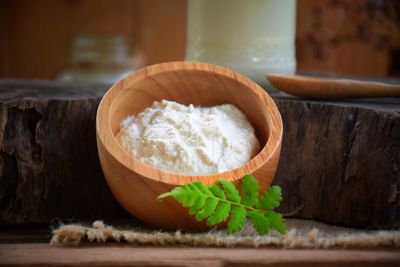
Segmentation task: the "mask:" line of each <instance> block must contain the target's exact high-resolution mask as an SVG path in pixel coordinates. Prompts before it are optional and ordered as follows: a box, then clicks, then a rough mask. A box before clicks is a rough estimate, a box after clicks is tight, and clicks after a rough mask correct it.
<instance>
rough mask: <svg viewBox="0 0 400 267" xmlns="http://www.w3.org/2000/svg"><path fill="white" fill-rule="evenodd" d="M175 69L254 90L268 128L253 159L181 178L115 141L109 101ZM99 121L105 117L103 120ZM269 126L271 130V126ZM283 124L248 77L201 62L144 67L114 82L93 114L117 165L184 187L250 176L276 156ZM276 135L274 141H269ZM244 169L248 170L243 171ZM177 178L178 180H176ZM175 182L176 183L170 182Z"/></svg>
mask: <svg viewBox="0 0 400 267" xmlns="http://www.w3.org/2000/svg"><path fill="white" fill-rule="evenodd" d="M178 70H186V71H188V70H189V71H190V70H196V71H208V72H212V73H215V74H217V75H222V76H224V77H226V78H229V79H234V80H235V81H237V82H239V83H241V84H242V85H243V86H244V87H245V88H247V89H248V90H251V91H253V92H254V93H255V94H256V95H257V96H258V97H259V98H260V100H261V101H262V102H264V104H265V107H264V109H265V110H264V112H266V113H267V118H268V129H269V137H268V140H267V142H266V144H265V145H264V146H263V148H262V149H261V151H260V152H259V153H258V154H257V155H256V156H255V157H253V158H252V159H251V160H250V161H248V162H246V163H245V164H244V165H242V166H240V167H238V168H235V169H233V170H230V171H225V172H222V173H215V174H209V175H182V174H177V173H171V172H165V171H162V170H159V169H156V168H154V167H152V166H149V165H146V164H144V163H142V162H141V161H139V160H138V159H136V158H135V157H134V156H132V155H131V154H129V153H128V152H127V151H126V150H125V149H124V148H123V147H122V146H121V145H120V144H119V143H118V141H117V139H116V138H115V136H114V134H113V132H112V129H111V126H110V108H111V106H112V101H113V100H114V99H115V98H116V97H117V95H118V94H119V93H120V92H121V91H122V90H124V89H125V88H127V87H129V85H131V84H132V83H135V82H138V81H140V80H141V79H145V78H147V77H149V76H152V75H156V74H160V73H163V72H171V71H178ZM272 117H275V125H272V124H273V120H272ZM102 118H107V119H106V120H104V119H102ZM271 126H272V127H271ZM282 134H283V125H282V118H281V115H280V113H279V111H278V108H277V106H276V105H275V103H274V101H273V100H272V98H271V97H270V96H269V95H268V94H267V93H266V92H265V90H263V89H262V88H261V87H260V86H259V85H258V84H256V83H255V82H253V81H251V80H250V79H248V78H247V77H245V76H243V75H241V74H239V73H237V72H234V71H232V70H230V69H227V68H224V67H221V66H217V65H213V64H208V63H201V62H188V61H176V62H165V63H160V64H155V65H151V66H147V67H145V68H143V69H140V70H138V71H136V72H134V73H131V74H129V75H128V76H126V77H125V78H123V79H122V80H120V81H118V82H117V83H115V84H114V85H113V86H112V87H111V88H110V89H109V90H108V91H107V92H106V93H105V95H104V96H103V98H102V99H101V101H100V104H99V106H98V109H97V115H96V135H97V138H98V141H99V142H101V143H102V144H103V146H104V148H105V149H106V150H107V151H108V152H109V154H110V155H111V156H112V157H113V158H114V159H115V160H117V161H118V162H119V163H120V164H122V165H123V166H125V167H126V168H128V169H129V170H131V171H133V172H135V173H137V174H139V175H141V176H142V177H145V178H148V179H151V180H155V181H158V182H163V183H166V184H172V185H183V184H187V183H190V182H193V181H201V182H203V183H205V184H211V183H213V182H215V181H216V180H218V179H221V178H222V179H226V180H228V181H231V182H233V181H236V180H239V179H241V178H242V177H243V176H244V175H245V174H247V173H252V172H254V171H256V170H257V169H258V168H260V167H262V166H263V165H264V164H265V163H266V162H267V161H269V160H270V159H271V157H272V156H273V155H274V154H275V153H279V150H280V145H281V144H280V143H281V140H282ZM272 136H275V137H276V138H271V137H272ZM246 170H247V171H246ZM177 178H178V179H177ZM171 181H175V182H171Z"/></svg>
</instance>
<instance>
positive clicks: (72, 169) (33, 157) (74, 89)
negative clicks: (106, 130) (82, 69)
mask: <svg viewBox="0 0 400 267" xmlns="http://www.w3.org/2000/svg"><path fill="white" fill-rule="evenodd" d="M105 88H106V86H104V85H102V86H94V85H90V86H89V85H86V86H85V85H65V84H62V83H57V82H46V81H35V82H32V81H2V82H1V83H0V140H1V141H0V174H1V178H0V224H15V223H51V222H57V221H58V220H60V219H61V220H67V221H70V220H78V221H79V220H85V219H97V218H108V219H111V218H117V217H119V216H123V215H124V214H125V212H124V211H123V210H122V209H121V208H120V206H119V205H118V204H117V203H116V201H115V200H114V198H113V196H112V195H111V193H110V191H109V189H108V187H107V185H106V183H105V180H104V177H103V174H102V172H101V168H100V165H99V161H98V156H97V149H96V139H95V116H96V110H97V106H98V104H99V101H100V98H101V96H102V95H103V94H104V92H105ZM125 216H126V215H125Z"/></svg>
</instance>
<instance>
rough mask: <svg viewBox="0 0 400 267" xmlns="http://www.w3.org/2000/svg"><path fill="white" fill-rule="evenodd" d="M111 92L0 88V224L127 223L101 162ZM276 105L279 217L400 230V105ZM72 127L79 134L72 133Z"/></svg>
mask: <svg viewBox="0 0 400 267" xmlns="http://www.w3.org/2000/svg"><path fill="white" fill-rule="evenodd" d="M108 87H109V86H108V85H99V86H94V85H65V84H61V83H58V82H51V81H12V80H0V140H1V142H0V174H1V176H0V224H15V223H49V222H51V220H52V219H53V218H55V217H58V218H60V219H63V220H65V219H67V220H68V219H76V220H85V219H89V220H90V219H99V218H100V219H105V220H106V221H107V220H108V219H109V218H114V217H123V216H127V215H126V214H125V213H124V212H123V211H122V210H121V208H120V207H119V205H118V204H117V203H116V202H115V201H114V199H113V197H112V196H111V194H110V192H109V191H108V189H107V186H106V183H105V182H104V178H103V176H102V173H101V170H100V167H99V164H98V159H97V150H96V144H95V128H94V119H95V111H96V108H97V105H98V103H99V101H100V97H101V96H102V94H103V93H104V92H105V90H106V88H108ZM275 101H276V103H277V105H278V107H279V109H280V111H281V114H282V118H283V123H284V136H283V144H282V154H281V161H280V166H279V168H278V173H277V176H276V178H275V180H274V183H277V184H279V185H281V186H282V188H283V194H284V201H283V203H282V207H281V211H283V212H285V213H291V212H293V211H296V210H297V211H298V212H296V213H294V214H293V216H294V217H299V218H313V219H317V220H321V221H325V222H330V223H336V224H343V225H347V226H357V227H370V228H392V227H400V203H399V201H400V199H399V188H400V153H399V151H400V99H394V98H391V99H380V100H375V99H366V100H362V101H360V100H352V101H346V102H343V101H342V102H329V101H326V102H322V101H307V100H300V99H296V98H291V97H286V96H282V95H276V96H275ZM9 110H11V112H9ZM78 111H79V112H78ZM12 114H13V116H11V117H9V116H10V115H12ZM39 116H40V118H39ZM9 119H10V122H11V119H12V121H14V123H13V124H7V122H8V120H9ZM72 119H78V120H79V121H80V122H81V123H80V124H79V127H78V126H76V127H75V128H73V129H70V128H68V127H67V125H68V124H67V123H66V122H67V121H68V120H72ZM17 121H19V122H18V123H17ZM45 122H46V123H45ZM49 123H51V124H53V125H49ZM14 124H15V125H14ZM7 125H10V126H11V125H14V129H18V131H17V132H15V131H11V130H12V129H11V128H12V127H11V128H10V126H9V128H7V127H6V126H7ZM18 125H19V126H18ZM45 125H47V127H45ZM7 129H8V130H7ZM5 133H8V134H5ZM11 133H13V134H11ZM59 133H62V134H59ZM70 133H74V134H75V135H74V136H75V138H72V137H71V135H69V134H70ZM76 133H78V134H76ZM16 136H18V137H16ZM47 136H50V137H51V138H48V137H47ZM35 140H36V141H35ZM83 141H84V143H85V146H84V147H81V148H80V149H79V150H78V149H77V150H74V149H72V148H71V147H72V145H73V144H76V143H78V142H79V143H81V142H83ZM57 142H58V143H59V145H61V147H63V148H65V149H64V151H65V152H64V153H60V151H59V150H57V149H55V148H56V147H58V146H56V143H57ZM16 144H19V145H16ZM22 144H25V146H23V145H22ZM46 146H49V148H46ZM38 147H40V148H41V150H40V149H39V148H38ZM35 149H36V150H35ZM38 151H41V153H38ZM34 159H36V160H34ZM44 159H46V161H45V160H44ZM72 161H73V162H75V163H76V164H71V162H72ZM41 162H46V164H45V165H42V164H43V163H41ZM49 164H53V165H54V167H49V166H53V165H49ZM43 166H47V167H43ZM60 170H62V171H63V172H65V173H64V174H63V175H60ZM82 173H83V174H84V176H83V175H81V174H82Z"/></svg>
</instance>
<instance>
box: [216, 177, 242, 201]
mask: <svg viewBox="0 0 400 267" xmlns="http://www.w3.org/2000/svg"><path fill="white" fill-rule="evenodd" d="M218 182H219V183H220V184H221V185H222V187H223V188H224V190H225V193H226V196H227V198H228V200H230V201H232V202H236V203H240V195H239V191H238V190H237V189H236V187H235V186H234V185H233V184H232V183H231V182H229V181H227V180H224V179H220V180H218Z"/></svg>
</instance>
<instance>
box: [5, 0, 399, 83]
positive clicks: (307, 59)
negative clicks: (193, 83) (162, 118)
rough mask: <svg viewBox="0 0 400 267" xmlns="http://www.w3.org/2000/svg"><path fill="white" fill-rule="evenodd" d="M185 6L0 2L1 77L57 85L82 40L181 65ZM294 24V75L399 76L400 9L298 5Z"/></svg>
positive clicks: (395, 5)
mask: <svg viewBox="0 0 400 267" xmlns="http://www.w3.org/2000/svg"><path fill="white" fill-rule="evenodd" d="M187 5H188V4H187V1H185V0H113V1H107V0H96V1H95V0H35V1H32V0H1V1H0V77H12V78H24V79H53V78H54V77H55V76H56V75H57V74H59V73H60V70H61V69H63V68H65V67H66V66H67V65H68V64H69V62H70V61H71V60H74V59H76V58H75V56H76V55H75V54H73V53H72V52H71V49H78V50H79V49H83V50H84V49H85V47H86V46H87V45H89V46H90V44H88V41H87V40H78V42H75V43H71V40H72V38H73V37H74V36H77V35H80V34H92V35H95V36H98V35H104V34H107V35H113V36H115V35H117V38H115V39H113V40H112V41H111V43H112V45H113V46H117V47H118V51H119V52H118V53H120V55H121V56H122V57H124V55H125V54H132V55H133V56H132V60H134V61H135V64H137V65H142V66H143V65H149V64H154V63H158V62H164V61H173V60H183V59H184V56H185V47H186V36H187V35H186V25H187ZM296 20H297V26H296V57H297V71H300V72H304V71H319V72H334V73H339V74H347V75H355V76H373V77H387V76H400V1H396V0H298V2H297V18H296ZM118 36H124V38H122V39H121V38H120V39H118V38H119V37H118ZM89 43H90V40H89ZM71 46H72V47H73V48H71ZM74 46H75V47H74Z"/></svg>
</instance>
